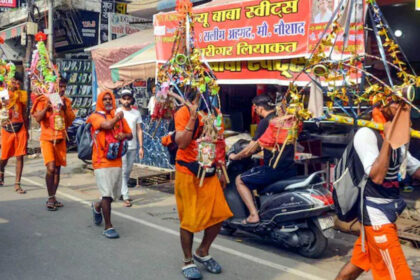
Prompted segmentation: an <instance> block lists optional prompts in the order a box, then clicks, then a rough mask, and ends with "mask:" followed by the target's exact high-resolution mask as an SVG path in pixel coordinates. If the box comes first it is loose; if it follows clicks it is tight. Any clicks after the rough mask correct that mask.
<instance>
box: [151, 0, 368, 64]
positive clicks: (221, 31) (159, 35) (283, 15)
mask: <svg viewBox="0 0 420 280" xmlns="http://www.w3.org/2000/svg"><path fill="white" fill-rule="evenodd" d="M359 1H360V2H361V3H362V5H361V11H362V12H361V13H360V8H357V9H355V10H356V11H353V13H352V15H351V16H353V15H354V16H355V17H354V19H353V21H352V24H351V28H350V30H351V31H350V34H351V36H350V38H349V39H347V38H346V39H344V37H343V36H342V34H341V35H340V36H338V39H337V42H336V45H335V48H337V49H339V48H340V47H341V48H343V47H345V50H346V51H351V50H353V49H356V44H357V46H359V45H360V46H361V47H358V49H357V50H358V53H360V52H362V51H364V50H363V45H364V44H363V18H364V16H363V13H364V5H363V3H364V1H365V0H357V2H359ZM335 2H338V1H337V0H335V1H320V0H249V1H242V2H237V3H231V4H226V5H219V6H212V7H201V8H200V7H197V8H194V9H193V14H194V15H193V21H194V29H195V41H196V44H197V47H199V48H201V49H202V50H203V53H204V55H205V57H206V58H207V60H208V61H245V60H261V59H267V60H272V59H278V58H284V59H288V58H295V57H305V56H308V54H309V53H310V50H311V47H312V48H313V43H314V42H317V41H318V40H319V38H320V37H321V35H322V33H323V31H324V29H325V26H326V24H327V23H328V21H329V19H330V18H331V15H332V11H333V10H334V8H335V5H337V3H335ZM324 3H325V4H324ZM358 7H359V6H358ZM178 22H179V15H177V14H176V12H171V13H161V14H157V15H155V16H154V29H155V36H156V55H157V59H158V61H166V60H168V59H169V58H170V56H171V50H172V44H173V42H174V40H175V37H174V35H175V31H176V29H177V27H178ZM344 41H346V44H345V46H344V44H343V42H344ZM360 48H362V49H360Z"/></svg>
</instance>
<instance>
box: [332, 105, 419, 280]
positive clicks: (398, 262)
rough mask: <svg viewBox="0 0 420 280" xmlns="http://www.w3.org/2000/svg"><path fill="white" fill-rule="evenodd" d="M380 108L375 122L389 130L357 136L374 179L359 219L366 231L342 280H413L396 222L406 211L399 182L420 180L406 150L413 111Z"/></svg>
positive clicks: (361, 131) (359, 153)
mask: <svg viewBox="0 0 420 280" xmlns="http://www.w3.org/2000/svg"><path fill="white" fill-rule="evenodd" d="M380 106H381V107H379V108H374V110H373V112H372V116H373V121H374V122H376V123H383V124H384V133H383V134H382V135H381V134H379V132H376V131H374V130H372V129H370V128H367V127H363V128H360V129H359V130H358V131H357V132H356V134H355V136H354V140H353V145H354V148H355V150H356V153H357V156H358V157H359V159H360V162H361V164H362V165H363V169H364V172H365V175H366V176H368V180H367V183H366V186H365V193H364V195H363V198H362V199H363V200H364V208H363V212H362V213H361V215H360V217H359V220H361V222H362V226H363V228H362V234H361V236H360V237H359V239H357V241H356V243H355V244H354V250H353V256H352V258H351V260H350V262H348V263H347V264H346V265H345V266H344V267H343V268H342V269H341V271H340V272H339V274H338V275H337V278H336V280H344V279H346V280H353V279H356V278H358V277H359V276H360V274H362V272H363V271H369V270H372V275H373V279H375V280H385V279H387V280H388V279H389V280H400V279H401V280H412V279H413V277H412V275H411V271H410V268H409V266H408V264H407V261H406V259H405V257H404V252H403V250H402V248H401V244H400V242H399V239H398V233H397V227H396V225H395V222H396V220H397V218H398V215H399V214H401V212H402V211H403V210H404V208H405V207H406V203H405V202H404V200H403V199H402V198H401V197H400V190H399V182H398V177H399V175H401V176H402V177H404V175H405V173H406V172H407V173H408V174H409V175H411V176H412V177H413V178H415V179H420V161H418V160H417V159H415V158H414V157H413V156H411V154H410V153H409V152H408V151H407V150H406V148H407V147H406V146H405V145H404V144H407V143H408V142H409V139H410V136H409V135H410V111H409V107H408V105H398V104H397V103H391V104H390V105H388V106H383V105H380ZM393 147H394V148H393ZM363 230H364V231H363ZM363 233H364V234H363Z"/></svg>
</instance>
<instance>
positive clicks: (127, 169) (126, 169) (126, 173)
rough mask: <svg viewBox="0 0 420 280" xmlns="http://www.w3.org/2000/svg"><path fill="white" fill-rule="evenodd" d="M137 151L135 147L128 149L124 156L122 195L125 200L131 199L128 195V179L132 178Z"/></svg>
mask: <svg viewBox="0 0 420 280" xmlns="http://www.w3.org/2000/svg"><path fill="white" fill-rule="evenodd" d="M136 154H137V151H136V150H135V149H131V150H128V151H127V153H126V154H125V155H124V156H123V158H122V187H121V195H122V196H123V199H124V200H127V199H129V198H130V197H129V196H128V179H130V173H131V170H132V169H133V164H134V161H135V160H136Z"/></svg>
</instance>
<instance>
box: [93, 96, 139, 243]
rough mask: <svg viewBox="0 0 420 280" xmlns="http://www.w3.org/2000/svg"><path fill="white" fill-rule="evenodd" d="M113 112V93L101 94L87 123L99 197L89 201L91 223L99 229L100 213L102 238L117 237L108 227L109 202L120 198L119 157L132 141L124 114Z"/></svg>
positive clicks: (114, 105) (109, 215)
mask: <svg viewBox="0 0 420 280" xmlns="http://www.w3.org/2000/svg"><path fill="white" fill-rule="evenodd" d="M115 110H116V103H115V97H114V94H113V93H112V92H110V91H104V92H102V93H101V94H99V96H98V99H97V102H96V111H95V112H94V113H93V114H91V115H90V116H89V118H88V120H87V122H88V123H91V124H92V134H93V136H92V137H93V153H92V165H93V169H94V170H95V171H94V172H95V177H96V184H97V186H98V188H99V191H100V193H101V197H102V199H101V200H100V201H98V202H96V203H95V202H92V211H93V222H94V223H95V224H96V225H98V226H99V225H100V224H101V223H102V214H103V218H104V220H105V230H104V232H103V235H104V236H105V237H107V238H111V239H112V238H118V237H119V234H118V232H117V231H116V230H115V229H114V227H113V226H112V224H111V203H112V201H114V200H115V199H118V198H119V196H120V192H121V183H122V177H121V176H122V156H123V155H124V154H125V153H126V152H127V141H129V140H131V139H132V138H133V134H132V133H131V129H130V127H129V125H128V124H127V121H126V120H125V119H124V113H123V112H121V111H120V112H118V113H115Z"/></svg>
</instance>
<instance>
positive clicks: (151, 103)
mask: <svg viewBox="0 0 420 280" xmlns="http://www.w3.org/2000/svg"><path fill="white" fill-rule="evenodd" d="M150 89H151V91H152V96H150V100H149V104H148V105H147V109H148V110H149V115H150V116H151V115H153V112H154V111H155V104H156V85H152V87H151V88H150Z"/></svg>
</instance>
